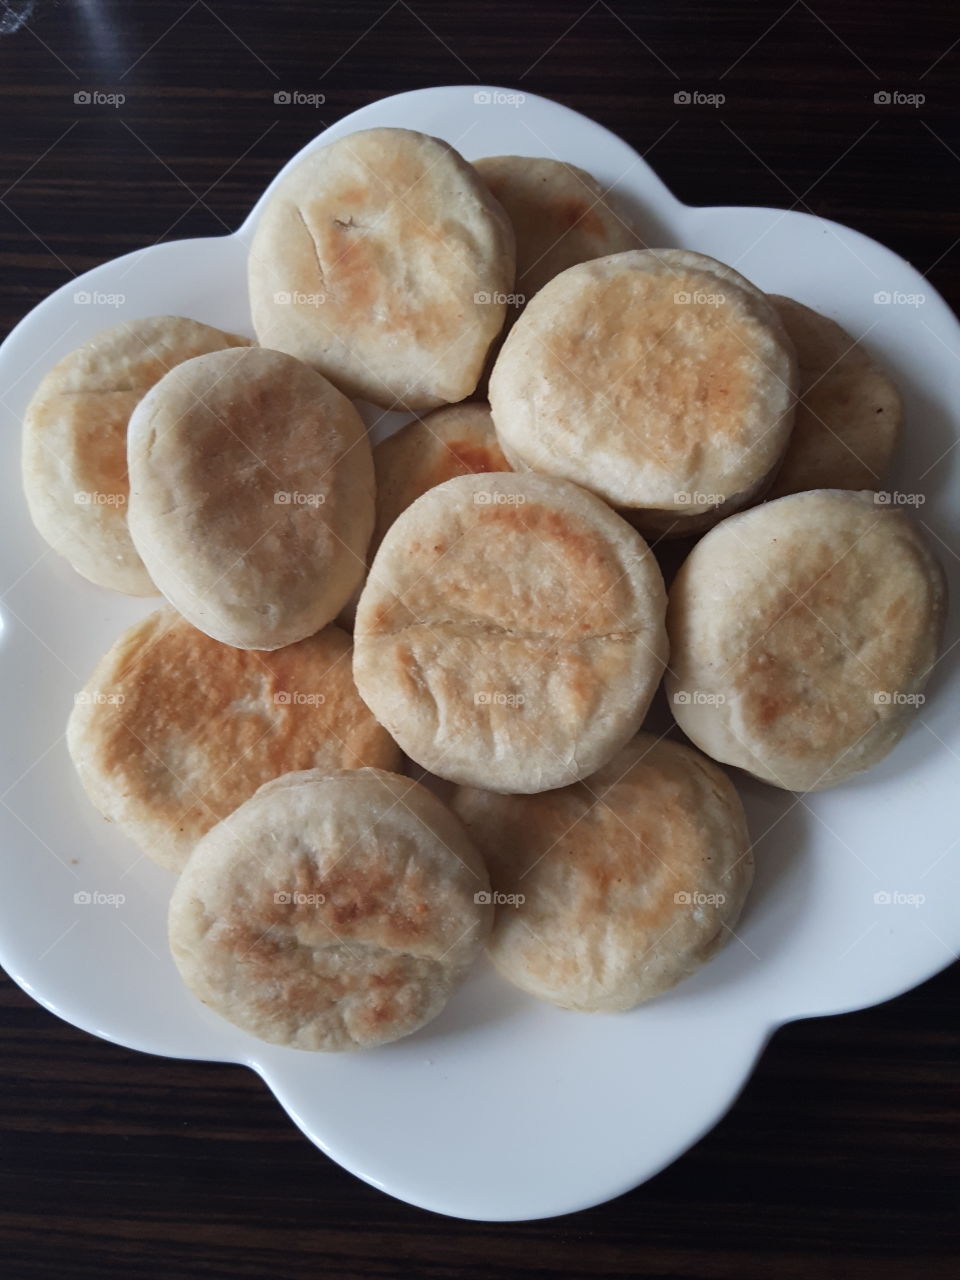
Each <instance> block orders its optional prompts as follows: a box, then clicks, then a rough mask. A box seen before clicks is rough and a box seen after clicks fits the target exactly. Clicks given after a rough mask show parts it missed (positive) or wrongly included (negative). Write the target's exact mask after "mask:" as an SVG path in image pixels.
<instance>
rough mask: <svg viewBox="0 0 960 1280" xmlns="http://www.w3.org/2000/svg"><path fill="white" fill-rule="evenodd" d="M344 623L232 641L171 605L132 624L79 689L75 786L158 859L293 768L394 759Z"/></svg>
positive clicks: (172, 857)
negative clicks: (358, 679)
mask: <svg viewBox="0 0 960 1280" xmlns="http://www.w3.org/2000/svg"><path fill="white" fill-rule="evenodd" d="M351 654H352V646H351V643H350V638H349V636H347V635H345V634H344V633H343V632H342V631H340V630H339V628H337V627H327V628H326V629H325V630H323V631H321V632H319V633H318V634H317V635H315V636H310V637H309V638H308V639H306V640H301V641H300V643H299V644H294V645H290V646H288V647H287V648H285V649H277V650H276V651H274V652H273V653H265V654H261V653H252V652H250V651H248V650H244V649H231V648H228V647H227V646H225V645H222V644H218V643H217V641H216V640H211V639H210V638H209V636H205V635H204V634H203V632H201V631H197V630H196V629H195V628H194V627H191V626H190V624H189V623H187V622H185V621H184V620H183V619H182V618H181V617H180V616H179V615H178V614H176V613H175V612H174V611H173V610H172V609H161V610H159V611H158V612H156V613H152V614H151V615H150V616H149V617H148V618H145V619H144V620H143V621H142V622H138V623H137V624H136V625H135V626H133V627H130V628H129V630H127V631H125V632H124V633H123V635H121V636H120V637H119V639H118V640H117V641H116V642H115V644H114V645H113V646H112V648H111V649H110V650H109V652H108V653H106V654H105V655H104V657H103V658H101V660H100V662H99V663H98V664H97V666H96V668H95V670H94V671H93V674H92V675H91V677H90V679H89V681H88V682H87V685H86V687H85V688H84V690H83V691H82V693H80V694H79V695H78V697H77V701H76V705H75V706H74V709H73V712H72V714H71V716H70V721H69V723H68V725H67V746H68V747H69V750H70V755H71V757H72V758H73V762H74V765H75V766H76V769H77V773H78V774H79V777H80V781H81V783H82V784H83V787H84V790H85V791H86V793H87V795H88V796H89V798H90V800H91V801H92V803H93V804H94V805H95V806H96V808H97V809H99V810H100V812H101V813H102V814H103V815H104V817H106V818H108V819H109V820H110V821H111V822H115V823H116V824H117V825H118V826H119V827H121V828H122V830H123V831H125V832H126V833H127V834H128V835H129V836H131V837H132V839H134V840H135V841H136V842H137V843H138V844H139V845H140V847H141V848H142V849H143V850H144V852H146V853H147V854H149V856H150V857H151V858H153V859H154V860H155V861H156V862H159V863H160V864H161V865H163V866H166V867H171V868H173V869H175V870H179V869H180V868H181V867H182V866H183V865H184V863H185V862H186V860H187V858H188V857H189V855H190V853H191V851H192V849H193V847H194V845H195V844H196V843H197V841H198V840H199V839H200V837H201V836H202V835H204V833H205V832H207V831H208V830H209V829H210V828H211V827H212V826H213V825H214V824H215V823H217V822H219V821H220V820H221V819H222V818H225V817H227V815H228V814H230V813H232V812H233V810H234V809H235V808H236V807H237V805H239V804H241V803H242V802H243V801H244V800H247V799H249V797H250V796H252V795H253V793H254V791H256V789H257V788H258V787H259V786H260V785H261V784H262V783H264V782H267V781H269V780H270V779H271V778H275V777H277V776H278V775H280V774H284V773H289V772H290V771H291V770H296V769H313V768H321V769H323V770H325V771H326V772H333V771H334V770H336V769H353V768H360V767H362V766H366V765H369V766H372V767H375V768H383V769H396V768H398V767H399V764H400V751H399V748H398V747H397V746H396V744H395V743H394V742H393V741H392V740H391V738H390V735H389V734H388V733H387V732H386V730H385V729H382V728H381V727H380V725H378V724H377V722H376V721H375V720H374V718H373V716H372V715H371V714H370V712H369V711H368V710H367V708H366V706H365V705H364V704H363V702H362V701H361V700H360V696H359V694H358V693H357V691H356V688H355V687H354V683H353V676H352V674H351V670H350V660H351Z"/></svg>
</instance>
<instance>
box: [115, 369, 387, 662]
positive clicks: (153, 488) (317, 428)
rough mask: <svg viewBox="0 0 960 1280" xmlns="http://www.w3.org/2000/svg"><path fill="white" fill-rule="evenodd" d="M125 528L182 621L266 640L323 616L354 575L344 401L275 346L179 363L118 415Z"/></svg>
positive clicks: (355, 507)
mask: <svg viewBox="0 0 960 1280" xmlns="http://www.w3.org/2000/svg"><path fill="white" fill-rule="evenodd" d="M129 469H130V515H129V522H130V532H131V534H132V536H133V541H134V544H135V546H136V548H137V550H138V551H139V553H140V555H141V557H142V559H143V562H144V564H145V565H146V566H147V568H148V569H149V570H150V574H151V576H152V578H153V580H154V582H155V583H156V584H157V586H158V587H159V588H160V590H161V591H162V592H163V594H164V595H165V596H166V598H167V600H169V601H170V603H171V604H172V605H173V606H174V607H175V608H176V609H178V610H179V611H180V612H181V613H182V614H183V616H184V617H185V618H186V619H187V620H188V621H189V622H192V623H193V625H194V626H195V627H198V628H199V629H200V630H201V631H204V632H206V634H207V635H209V636H212V637H213V638H214V639H215V640H220V641H222V642H223V643H224V644H230V645H234V646H235V647H236V648H238V649H264V650H269V649H279V648H281V647H282V646H283V645H287V644H293V643H295V642H296V641H297V640H302V639H303V638H304V637H305V636H309V635H312V634H313V633H314V632H315V631H318V630H319V629H320V628H321V627H323V626H325V625H326V624H327V623H328V622H330V621H332V619H333V618H335V617H336V616H337V613H338V612H339V611H340V609H341V608H342V607H343V605H344V604H345V603H346V602H347V600H348V599H349V598H350V595H351V593H352V592H353V591H354V590H355V588H356V587H358V586H359V585H360V583H361V581H362V580H363V575H364V571H365V568H366V553H367V546H368V544H369V541H370V535H371V533H372V531H373V522H374V476H373V458H372V455H371V451H370V444H369V441H368V440H367V435H366V430H365V428H364V425H363V421H362V419H361V418H360V415H359V414H358V413H357V411H356V409H355V408H354V407H353V405H352V404H351V403H350V401H349V400H348V399H347V398H346V396H344V395H342V394H341V393H340V392H339V391H337V389H336V388H335V387H334V386H332V385H331V384H330V383H329V382H328V381H327V380H326V378H323V377H321V375H320V374H318V373H316V372H315V371H314V370H313V369H310V368H308V367H307V366H306V365H305V364H302V363H301V362H300V361H299V360H294V359H293V358H292V357H291V356H287V355H283V354H282V353H281V352H279V351H267V350H264V349H262V348H258V347H251V348H248V349H246V350H243V351H221V352H217V353H216V354H214V355H209V356H201V357H200V358H199V359H197V360H191V361H189V362H187V363H186V364H183V365H179V366H178V367H177V368H175V369H173V370H172V371H171V372H170V373H168V374H167V375H166V376H165V377H164V378H163V379H162V380H161V381H160V382H158V383H157V385H156V386H155V387H154V388H153V390H152V391H150V392H149V393H148V394H147V395H146V396H145V397H144V399H143V400H142V401H141V402H140V404H139V405H138V406H137V408H136V410H135V411H134V414H133V417H132V418H131V420H130V430H129Z"/></svg>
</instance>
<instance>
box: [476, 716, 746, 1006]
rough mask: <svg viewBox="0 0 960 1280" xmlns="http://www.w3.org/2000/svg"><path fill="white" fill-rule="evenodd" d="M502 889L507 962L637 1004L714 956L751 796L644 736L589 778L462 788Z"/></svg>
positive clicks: (543, 991) (564, 995)
mask: <svg viewBox="0 0 960 1280" xmlns="http://www.w3.org/2000/svg"><path fill="white" fill-rule="evenodd" d="M453 807H454V811H455V812H456V813H458V814H459V815H460V817H461V818H462V819H463V821H464V823H465V825H466V828H467V831H468V833H469V834H470V836H471V838H472V839H473V840H474V841H475V843H476V844H477V846H478V848H479V849H480V851H481V853H482V854H483V855H484V857H485V859H486V861H487V865H488V867H489V870H490V879H491V883H492V885H493V888H494V889H495V890H496V891H497V894H498V895H499V896H498V900H497V901H498V905H497V907H496V918H495V923H494V928H493V933H492V934H491V937H490V941H489V943H488V950H489V952H490V956H491V959H492V960H493V962H494V964H495V965H496V967H497V969H498V970H499V972H500V973H501V974H502V975H503V976H504V977H505V978H506V979H507V980H508V981H509V982H512V983H514V984H515V985H516V986H518V987H521V988H523V990H525V991H529V992H531V993H532V994H533V995H535V996H539V997H540V998H541V999H543V1000H550V1001H552V1002H553V1003H555V1004H559V1005H562V1006H563V1007H564V1008H567V1009H578V1010H582V1011H586V1012H602V1011H608V1012H609V1011H614V1010H621V1009H632V1008H633V1007H634V1006H635V1005H638V1004H640V1003H641V1002H642V1001H644V1000H649V999H651V997H653V996H656V995H659V994H660V992H662V991H666V990H667V989H668V988H670V987H672V986H674V984H675V983H677V982H679V981H680V980H681V979H682V978H685V977H687V976H688V975H689V974H691V973H693V972H694V971H695V970H696V969H698V968H699V967H700V965H702V964H704V963H705V962H706V961H707V960H709V959H710V958H711V957H712V956H713V955H714V953H715V952H716V951H717V950H718V949H719V948H720V947H721V946H722V945H723V944H724V943H725V942H726V941H728V939H729V938H730V936H731V930H732V929H733V927H734V925H735V924H736V922H737V918H738V917H739V915H740V910H741V907H742V905H743V902H744V899H745V897H746V895H747V891H748V890H749V888H750V884H751V881H752V879H753V857H752V854H751V852H750V838H749V835H748V833H747V826H746V819H745V817H744V813H743V806H742V805H741V803H740V800H739V797H738V796H737V793H736V791H735V790H734V788H733V786H732V784H731V783H730V781H729V779H727V778H726V777H725V775H724V774H723V773H722V772H721V771H720V769H718V768H717V766H716V765H715V764H713V763H712V762H711V761H709V760H707V759H706V757H705V756H702V755H701V754H700V753H699V752H698V751H693V750H691V749H690V748H689V747H684V746H680V745H679V744H677V743H675V742H669V741H667V740H665V739H662V740H659V741H658V740H657V739H656V738H654V737H653V736H652V735H650V734H648V733H641V734H639V735H638V736H637V737H636V738H635V739H634V740H633V741H632V742H631V743H629V744H628V745H627V746H626V747H624V749H623V750H622V751H620V752H618V754H617V755H616V756H614V758H613V759H612V760H611V761H610V762H609V763H608V764H607V765H605V766H604V768H603V769H601V770H600V771H599V772H598V773H595V774H594V775H593V776H592V777H590V778H588V779H587V780H586V782H579V783H575V784H574V785H573V786H570V787H564V788H562V789H561V790H560V791H548V792H545V793H544V794H543V795H536V796H503V795H494V794H492V793H491V792H488V791H476V790H472V789H469V788H463V789H461V790H459V791H458V792H457V793H456V795H455V796H454V800H453Z"/></svg>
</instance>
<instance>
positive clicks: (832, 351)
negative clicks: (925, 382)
mask: <svg viewBox="0 0 960 1280" xmlns="http://www.w3.org/2000/svg"><path fill="white" fill-rule="evenodd" d="M770 301H771V302H772V303H773V305H774V306H775V307H776V309H777V311H778V312H779V314H780V319H781V320H782V321H783V323H784V326H785V328H786V330H787V333H788V334H789V335H790V337H791V339H792V341H793V345H794V347H795V348H796V351H797V362H798V365H799V377H800V382H799V395H800V403H799V404H798V405H797V412H796V418H795V419H794V424H793V434H792V435H791V437H790V443H789V445H788V446H787V452H786V454H785V455H784V459H783V464H782V465H781V467H780V470H779V471H778V472H777V477H776V479H775V480H774V482H773V485H772V486H771V488H770V491H769V496H770V497H771V498H780V497H782V496H783V495H784V494H787V493H799V492H801V491H802V490H804V489H877V488H879V487H880V486H881V485H882V483H883V478H884V476H885V474H886V472H887V470H888V468H889V466H890V460H891V458H892V457H893V452H894V449H895V448H896V445H897V440H898V438H899V435H900V427H901V424H902V422H903V404H902V402H901V399H900V393H899V391H898V390H897V388H896V387H895V386H894V384H893V383H892V382H891V380H890V378H889V377H888V376H887V374H886V373H884V371H883V370H882V369H881V368H880V367H879V366H878V365H877V364H876V363H875V361H874V360H872V359H871V358H870V356H869V355H868V354H867V352H866V351H864V349H863V347H862V346H861V345H860V343H859V342H857V341H856V340H855V339H854V338H852V337H851V336H850V334H849V333H847V331H846V330H845V329H841V328H840V326H839V325H838V324H835V323H834V322H833V321H832V320H828V319H827V317H826V316H822V315H819V314H818V313H817V312H816V311H811V309H810V308H809V307H805V306H803V305H802V304H801V303H799V302H794V301H793V299H792V298H781V297H777V296H776V295H773V294H771V295H770Z"/></svg>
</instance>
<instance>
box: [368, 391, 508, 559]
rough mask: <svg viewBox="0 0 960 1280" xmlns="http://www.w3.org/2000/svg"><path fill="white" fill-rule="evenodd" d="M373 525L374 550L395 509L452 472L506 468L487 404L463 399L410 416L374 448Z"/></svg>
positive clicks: (461, 473) (467, 473)
mask: <svg viewBox="0 0 960 1280" xmlns="http://www.w3.org/2000/svg"><path fill="white" fill-rule="evenodd" d="M373 465H374V470H375V471H376V476H377V523H376V528H375V529H374V534H373V542H372V544H371V545H372V547H373V549H374V550H376V548H377V547H378V546H379V545H380V543H381V541H382V540H383V535H384V534H385V533H386V531H387V530H388V529H389V528H390V526H391V525H392V524H393V522H394V520H396V518H397V516H398V515H399V514H400V513H401V511H406V509H407V507H409V506H410V503H411V502H414V501H415V500H416V499H417V498H419V497H420V495H421V494H422V493H426V491H427V490H428V489H432V488H433V487H434V486H435V485H438V484H443V482H444V481H445V480H451V479H452V478H453V477H454V476H465V475H471V474H479V473H481V472H486V471H509V470H510V469H511V468H510V464H509V462H507V460H506V458H505V457H504V456H503V452H502V450H501V448H500V446H499V444H498V443H497V433H496V431H495V430H494V427H493V419H492V418H491V416H490V409H489V406H488V405H485V404H479V403H475V402H472V401H468V402H467V403H466V404H452V405H448V406H447V407H446V408H443V409H435V410H434V411H433V413H429V414H427V416H426V417H425V418H420V419H414V421H413V422H408V423H407V425H406V426H405V427H401V428H400V430H399V431H397V432H395V433H394V434H393V435H392V436H388V437H387V439H386V440H381V441H380V443H379V444H378V445H376V446H374V450H373Z"/></svg>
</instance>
